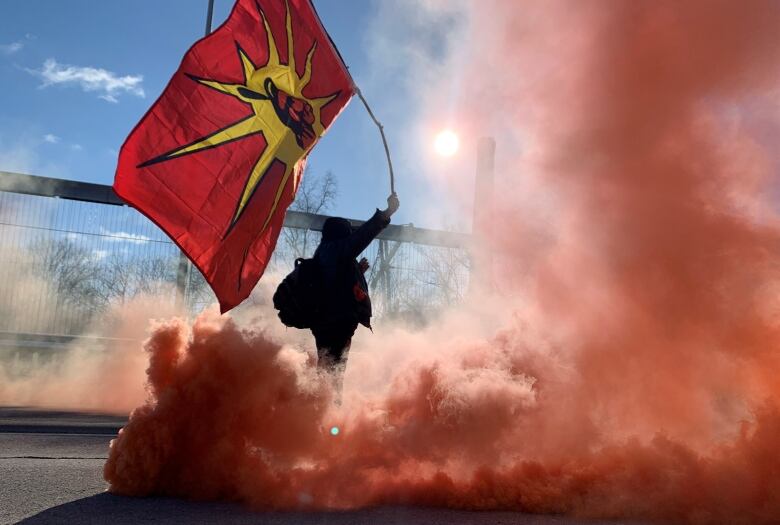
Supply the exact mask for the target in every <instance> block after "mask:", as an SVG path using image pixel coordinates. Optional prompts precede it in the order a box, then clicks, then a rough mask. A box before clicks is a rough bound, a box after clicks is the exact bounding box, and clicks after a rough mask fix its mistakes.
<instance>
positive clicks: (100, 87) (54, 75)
mask: <svg viewBox="0 0 780 525" xmlns="http://www.w3.org/2000/svg"><path fill="white" fill-rule="evenodd" d="M27 72H29V73H31V74H33V75H36V76H39V77H41V78H42V79H43V84H42V85H41V87H42V88H45V87H48V86H53V85H77V86H80V87H81V89H82V90H84V91H86V92H89V93H93V92H96V93H98V96H99V97H100V98H102V99H103V100H106V101H108V102H113V103H116V102H118V99H117V96H119V95H120V94H124V93H127V94H130V95H135V96H136V97H141V98H144V97H145V96H146V94H145V93H144V89H143V87H142V86H141V84H142V82H143V79H144V77H143V76H141V75H125V76H119V75H117V74H116V73H113V72H111V71H108V70H106V69H100V68H95V67H80V66H69V65H67V64H60V63H58V62H57V61H56V60H54V59H53V58H49V59H47V60H46V61H45V62H44V63H43V67H42V68H41V69H27Z"/></svg>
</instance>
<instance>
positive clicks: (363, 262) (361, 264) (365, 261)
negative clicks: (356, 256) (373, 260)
mask: <svg viewBox="0 0 780 525" xmlns="http://www.w3.org/2000/svg"><path fill="white" fill-rule="evenodd" d="M369 267H370V265H369V264H368V259H366V258H365V257H363V258H362V259H360V262H359V263H358V268H360V273H366V271H368V269H369Z"/></svg>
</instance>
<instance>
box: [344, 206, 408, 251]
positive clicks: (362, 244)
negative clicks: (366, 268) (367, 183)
mask: <svg viewBox="0 0 780 525" xmlns="http://www.w3.org/2000/svg"><path fill="white" fill-rule="evenodd" d="M399 206H400V202H399V201H398V196H397V195H396V194H395V193H393V194H392V195H390V196H389V197H388V198H387V208H386V209H384V210H376V212H375V213H374V215H373V217H371V218H370V219H369V220H367V221H366V222H364V223H363V225H362V226H360V228H358V229H357V230H355V232H354V233H353V234H352V235H350V236H349V238H348V239H347V243H348V247H347V250H348V253H349V256H350V257H351V258H353V259H354V258H356V257H357V256H358V255H360V253H361V252H362V251H363V250H365V249H366V248H367V247H368V245H369V244H371V241H373V240H374V238H375V237H376V236H377V235H379V232H381V231H382V230H384V229H385V228H386V227H387V225H388V224H390V217H391V216H392V215H393V214H394V213H395V212H396V211H397V210H398V207H399Z"/></svg>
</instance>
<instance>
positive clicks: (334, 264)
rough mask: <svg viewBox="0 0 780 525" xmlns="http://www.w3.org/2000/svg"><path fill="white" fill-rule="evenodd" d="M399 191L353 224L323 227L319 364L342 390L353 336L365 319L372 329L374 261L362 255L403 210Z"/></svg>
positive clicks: (336, 220)
mask: <svg viewBox="0 0 780 525" xmlns="http://www.w3.org/2000/svg"><path fill="white" fill-rule="evenodd" d="M398 206H399V201H398V196H397V195H396V194H395V193H393V194H392V195H391V196H390V197H388V198H387V209H385V210H376V212H375V213H374V215H373V217H371V218H370V219H369V220H368V221H366V222H365V223H363V224H362V225H361V226H360V227H359V228H357V229H353V228H352V224H351V223H350V222H349V221H348V220H347V219H342V218H340V217H330V218H328V219H327V220H326V221H325V223H324V224H323V226H322V240H321V241H320V245H319V246H318V247H317V250H316V251H315V252H314V257H313V258H314V260H315V261H316V262H317V264H318V266H319V268H320V272H321V275H322V279H323V283H324V286H323V297H322V301H321V308H320V316H319V317H318V319H317V320H316V321H315V322H314V323H313V324H312V327H311V331H312V334H313V335H314V340H315V343H316V345H317V365H318V366H319V367H320V368H323V369H325V370H327V371H328V372H330V373H331V374H333V380H334V384H335V386H336V390H337V392H339V393H340V391H341V381H342V378H343V374H344V370H345V369H346V364H347V356H348V354H349V348H350V345H351V344H352V336H353V335H354V334H355V330H357V327H358V325H359V324H362V325H363V326H365V327H367V328H371V314H372V312H371V298H370V297H369V295H368V284H367V283H366V278H365V272H366V270H367V269H368V261H367V260H366V259H365V258H363V259H361V260H360V262H358V261H357V257H358V256H359V255H360V254H361V253H362V252H363V250H365V249H366V247H368V245H369V244H371V241H373V240H374V238H375V237H376V236H377V235H379V233H380V232H381V231H382V230H384V229H385V228H386V227H387V225H388V224H390V217H391V216H392V215H393V214H394V213H395V212H396V210H398Z"/></svg>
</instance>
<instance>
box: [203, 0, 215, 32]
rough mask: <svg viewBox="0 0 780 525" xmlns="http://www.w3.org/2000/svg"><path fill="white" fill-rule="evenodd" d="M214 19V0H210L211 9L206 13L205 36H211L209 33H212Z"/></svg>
mask: <svg viewBox="0 0 780 525" xmlns="http://www.w3.org/2000/svg"><path fill="white" fill-rule="evenodd" d="M213 17H214V0H209V9H208V11H207V12H206V34H205V35H204V36H209V33H211V19H212V18H213Z"/></svg>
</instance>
